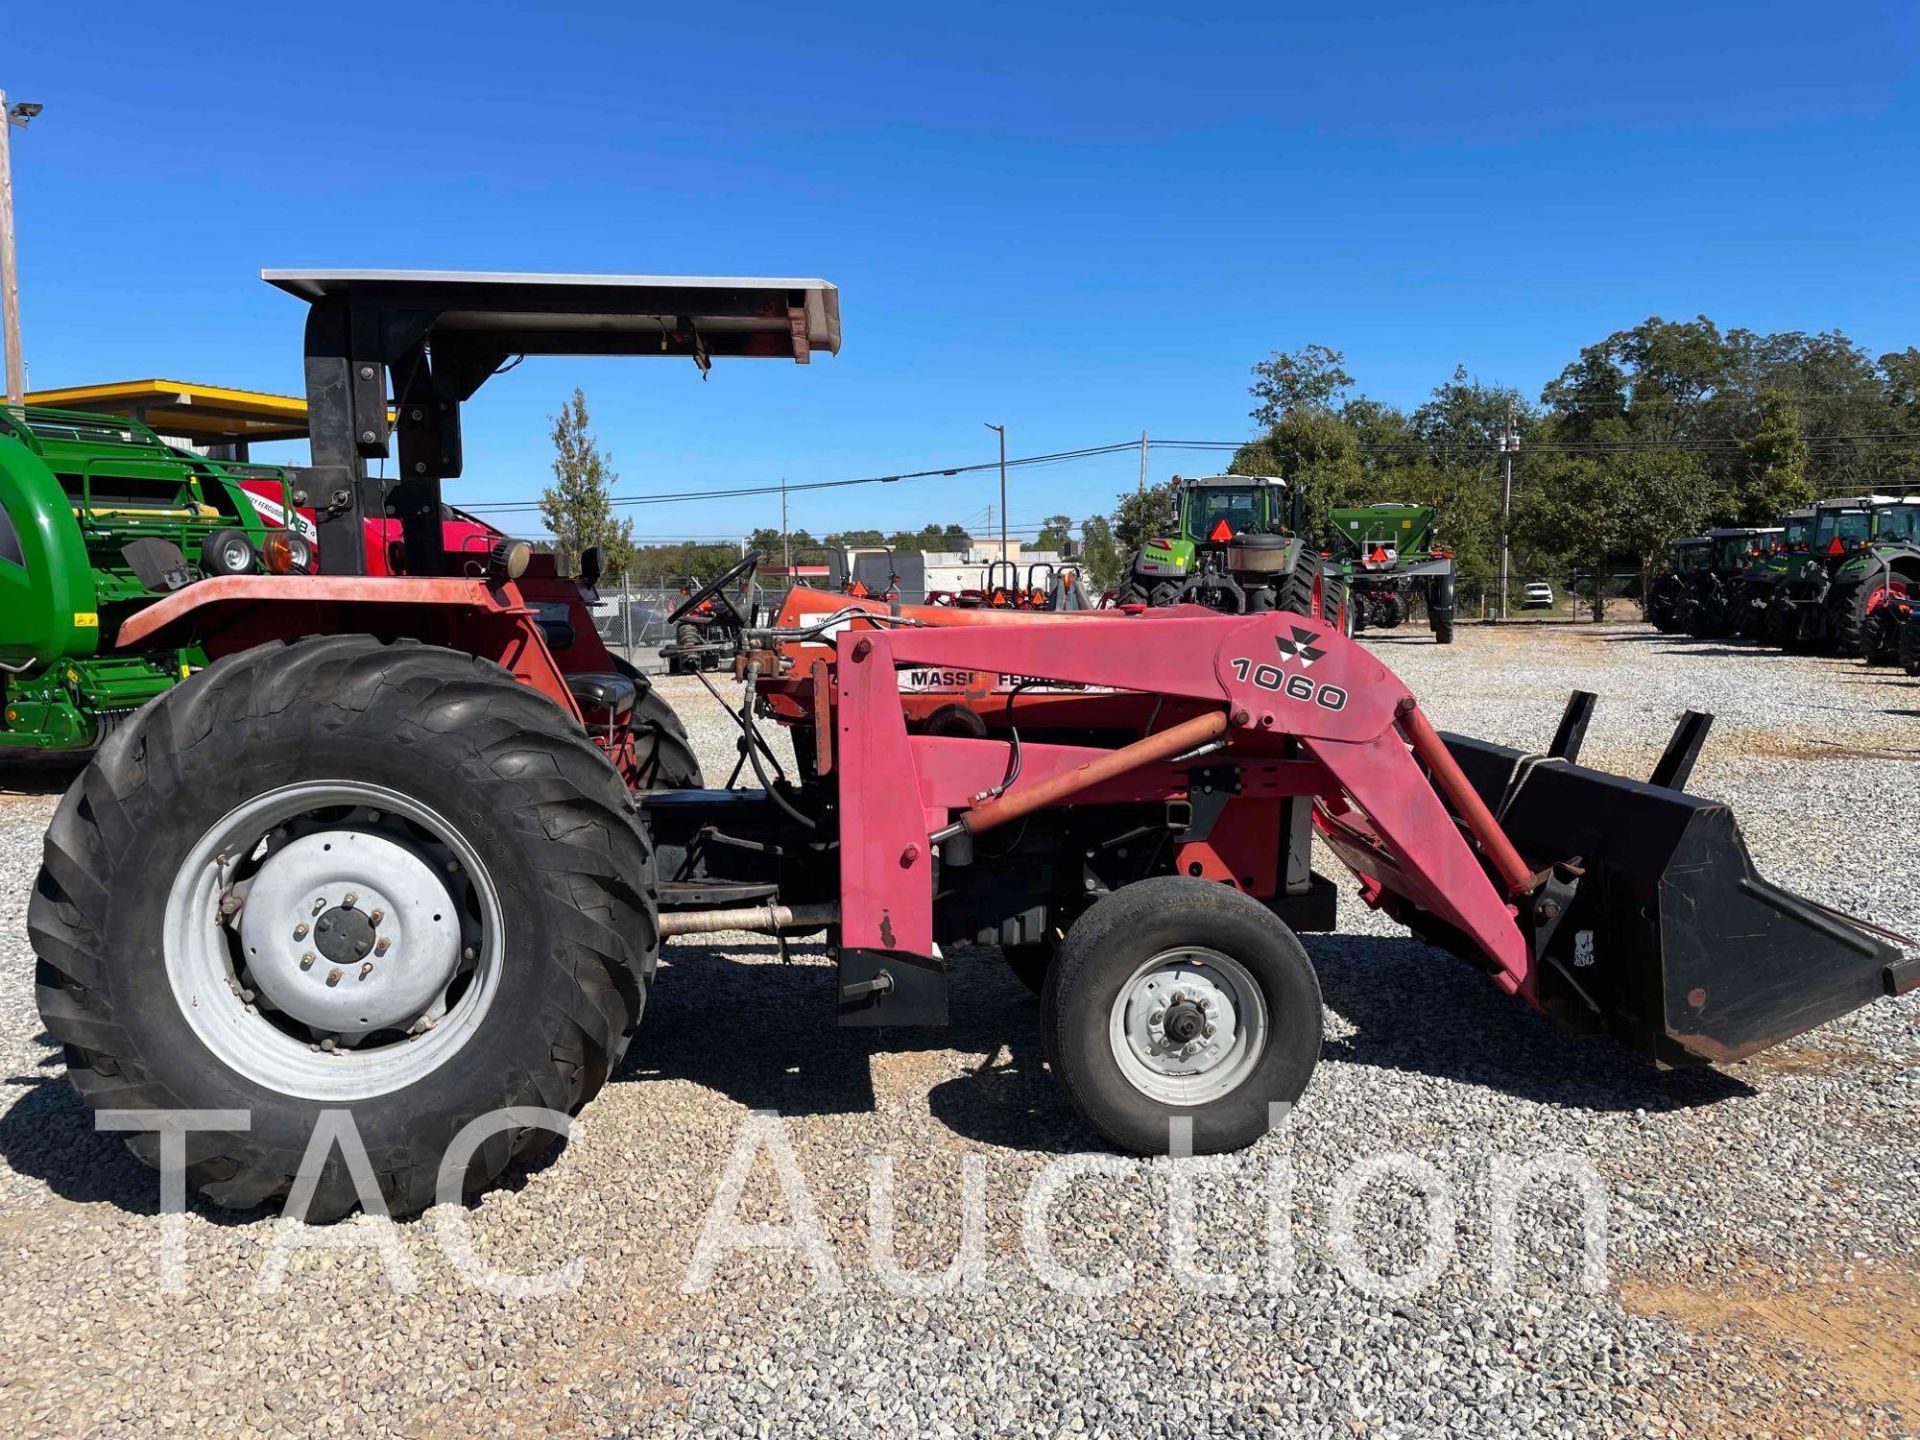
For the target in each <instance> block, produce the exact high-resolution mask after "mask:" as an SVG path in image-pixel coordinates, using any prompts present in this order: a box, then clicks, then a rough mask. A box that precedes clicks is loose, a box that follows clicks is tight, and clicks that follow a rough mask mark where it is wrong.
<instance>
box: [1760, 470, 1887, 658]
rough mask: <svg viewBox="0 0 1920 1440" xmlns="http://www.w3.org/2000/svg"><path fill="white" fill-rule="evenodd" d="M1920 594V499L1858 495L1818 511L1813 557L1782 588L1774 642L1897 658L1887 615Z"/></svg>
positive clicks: (1774, 609)
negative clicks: (1892, 607) (1904, 600)
mask: <svg viewBox="0 0 1920 1440" xmlns="http://www.w3.org/2000/svg"><path fill="white" fill-rule="evenodd" d="M1915 593H1920V496H1907V497H1900V496H1893V495H1856V496H1851V497H1848V498H1845V499H1837V500H1823V501H1821V502H1820V503H1819V504H1818V505H1817V506H1815V507H1814V519H1813V531H1812V534H1811V535H1810V536H1809V537H1808V546H1807V553H1806V555H1805V557H1804V558H1798V559H1797V563H1796V564H1794V565H1792V566H1790V568H1789V569H1788V572H1787V574H1786V576H1785V578H1784V580H1783V582H1782V583H1781V584H1779V585H1776V586H1775V587H1774V595H1773V598H1772V602H1771V604H1770V606H1769V609H1768V611H1767V628H1768V637H1769V638H1770V639H1773V640H1775V641H1776V642H1777V643H1779V644H1782V645H1784V646H1786V647H1787V648H1788V649H1793V650H1828V651H1833V652H1835V653H1838V654H1841V655H1854V656H1865V657H1867V658H1868V659H1870V660H1875V661H1890V660H1892V659H1894V658H1895V657H1896V655H1897V653H1898V645H1899V641H1898V639H1897V636H1896V630H1895V626H1894V625H1893V624H1892V623H1890V620H1891V617H1890V615H1888V616H1883V615H1882V614H1881V612H1882V611H1883V610H1886V609H1887V608H1888V607H1889V605H1891V604H1892V603H1893V602H1894V601H1897V600H1899V599H1901V598H1903V597H1907V596H1911V595H1913V594H1915Z"/></svg>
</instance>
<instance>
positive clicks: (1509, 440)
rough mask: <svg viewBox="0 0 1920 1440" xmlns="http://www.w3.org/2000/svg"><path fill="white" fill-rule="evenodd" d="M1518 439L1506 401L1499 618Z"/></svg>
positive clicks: (1508, 552) (1510, 405)
mask: <svg viewBox="0 0 1920 1440" xmlns="http://www.w3.org/2000/svg"><path fill="white" fill-rule="evenodd" d="M1519 448H1520V441H1519V438H1518V437H1517V436H1515V435H1514V433H1513V401H1511V400H1509V401H1507V423H1506V425H1505V426H1504V427H1503V428H1502V430H1501V431H1500V618H1501V619H1502V620H1504V619H1506V618H1507V592H1508V588H1509V579H1510V577H1509V576H1508V574H1507V569H1508V565H1509V563H1510V560H1511V555H1512V538H1513V536H1512V532H1513V452H1514V451H1516V450H1518V449H1519Z"/></svg>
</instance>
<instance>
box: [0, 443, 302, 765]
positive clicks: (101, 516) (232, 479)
mask: <svg viewBox="0 0 1920 1440" xmlns="http://www.w3.org/2000/svg"><path fill="white" fill-rule="evenodd" d="M242 476H245V477H246V478H250V479H253V480H254V481H255V482H256V483H258V482H259V481H261V480H262V479H265V478H267V477H269V476H278V477H279V478H280V480H281V483H282V484H284V483H285V477H284V476H283V475H281V474H280V472H278V471H275V470H273V469H272V468H271V467H265V466H253V465H246V466H241V465H222V464H219V463H216V462H213V461H209V460H204V459H202V458H200V457H199V456H197V455H194V454H191V453H190V452H187V451H184V450H179V449H176V448H174V447H173V446H170V445H168V444H167V443H166V442H165V441H163V440H162V439H161V438H160V437H159V436H158V435H156V434H155V433H154V432H153V431H151V430H149V429H147V428H146V427H145V426H143V425H138V424H135V423H132V422H131V421H125V420H120V419H117V418H115V417H112V416H103V415H92V414H82V413H79V412H70V411H63V410H48V409H41V408H38V407H19V408H0V691H4V695H5V710H4V716H5V722H4V724H3V725H0V747H7V748H14V749H22V750H41V751H53V750H78V749H85V748H86V747H88V746H90V745H92V744H94V743H95V742H96V741H98V740H100V739H101V738H103V737H104V736H105V735H107V734H108V733H109V732H111V731H112V730H113V729H114V728H115V727H116V726H118V725H119V724H120V723H121V722H123V721H124V720H125V719H126V718H127V717H128V716H129V715H131V714H132V713H133V712H134V711H136V710H138V709H139V708H140V707H141V706H142V705H144V704H146V703H147V701H149V700H151V699H153V698H154V697H155V696H157V695H160V694H162V693H163V692H165V691H166V690H168V689H170V688H171V687H173V686H174V685H176V684H178V683H179V682H180V681H181V680H182V679H184V678H185V677H186V676H187V675H189V674H191V673H192V672H193V671H194V670H196V669H198V668H199V667H200V666H202V665H204V664H205V663H206V657H205V656H204V655H203V654H202V653H201V651H200V650H199V648H198V647H197V646H194V645H192V644H185V645H165V646H159V647H151V646H142V647H138V648H135V649H122V648H120V647H119V646H117V645H116V643H115V639H114V637H115V636H116V635H117V634H118V632H119V628H120V625H121V624H122V622H124V621H125V620H126V619H127V618H128V617H129V616H131V615H132V614H134V613H135V612H136V611H138V610H141V609H143V608H145V607H146V606H147V605H149V604H151V603H152V602H154V601H156V600H158V599H160V598H161V597H163V596H165V595H167V594H169V593H170V592H172V591H174V590H178V589H180V588H181V587H182V586H184V585H188V584H190V583H193V582H194V581H196V580H199V579H202V578H204V577H207V576H215V575H244V574H249V573H253V572H256V571H272V572H275V573H282V574H285V573H288V572H290V571H295V570H304V569H306V568H307V567H308V566H309V565H310V564H311V562H312V554H311V551H310V549H309V547H308V544H307V542H306V540H305V539H303V538H302V537H301V536H300V535H299V534H298V533H297V532H295V531H291V530H283V529H280V528H277V527H274V528H270V527H268V526H266V525H265V524H264V523H263V522H262V520H261V518H260V514H259V510H258V508H257V507H256V506H255V505H254V504H252V503H250V501H249V500H248V497H247V494H246V492H245V491H244V490H243V488H242V486H241V478H242ZM286 499H287V504H286V507H285V510H284V512H283V513H286V514H291V513H293V504H292V495H291V494H290V493H289V494H288V495H287V497H286Z"/></svg>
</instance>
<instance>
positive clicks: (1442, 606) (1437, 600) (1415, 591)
mask: <svg viewBox="0 0 1920 1440" xmlns="http://www.w3.org/2000/svg"><path fill="white" fill-rule="evenodd" d="M1327 532H1328V536H1329V540H1330V544H1329V549H1330V550H1331V551H1332V553H1333V555H1334V557H1335V558H1336V559H1338V560H1339V561H1341V562H1342V564H1343V565H1344V566H1345V571H1346V581H1347V592H1348V595H1349V597H1350V606H1351V609H1352V611H1353V628H1354V629H1355V630H1392V629H1396V628H1397V627H1399V626H1400V625H1402V624H1404V623H1405V622H1406V620H1407V618H1408V617H1409V616H1410V615H1411V614H1412V613H1413V602H1414V599H1415V597H1416V596H1417V597H1418V598H1419V599H1420V600H1421V601H1423V602H1424V603H1425V605H1426V611H1427V624H1428V625H1429V626H1431V627H1432V630H1433V638H1434V639H1435V640H1436V641H1438V642H1439V643H1440V644H1442V645H1451V644H1452V643H1453V552H1452V551H1451V550H1441V549H1437V548H1436V547H1435V546H1434V543H1433V542H1434V540H1435V538H1436V535H1435V527H1434V510H1433V507H1432V506H1431V505H1402V504H1399V503H1397V502H1392V501H1389V502H1384V503H1381V504H1375V505H1362V506H1356V507H1354V508H1351V509H1338V510H1335V511H1333V512H1332V513H1331V514H1330V515H1329V516H1328V518H1327Z"/></svg>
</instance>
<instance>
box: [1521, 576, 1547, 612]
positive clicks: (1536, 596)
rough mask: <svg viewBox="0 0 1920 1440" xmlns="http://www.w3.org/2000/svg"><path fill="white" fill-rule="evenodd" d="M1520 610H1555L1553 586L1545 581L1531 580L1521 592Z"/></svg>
mask: <svg viewBox="0 0 1920 1440" xmlns="http://www.w3.org/2000/svg"><path fill="white" fill-rule="evenodd" d="M1520 608H1521V609H1523V610H1551V609H1552V608H1553V586H1551V585H1549V584H1548V583H1547V582H1546V581H1544V580H1529V581H1528V582H1527V583H1526V584H1525V585H1524V586H1522V587H1521V590H1520Z"/></svg>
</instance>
